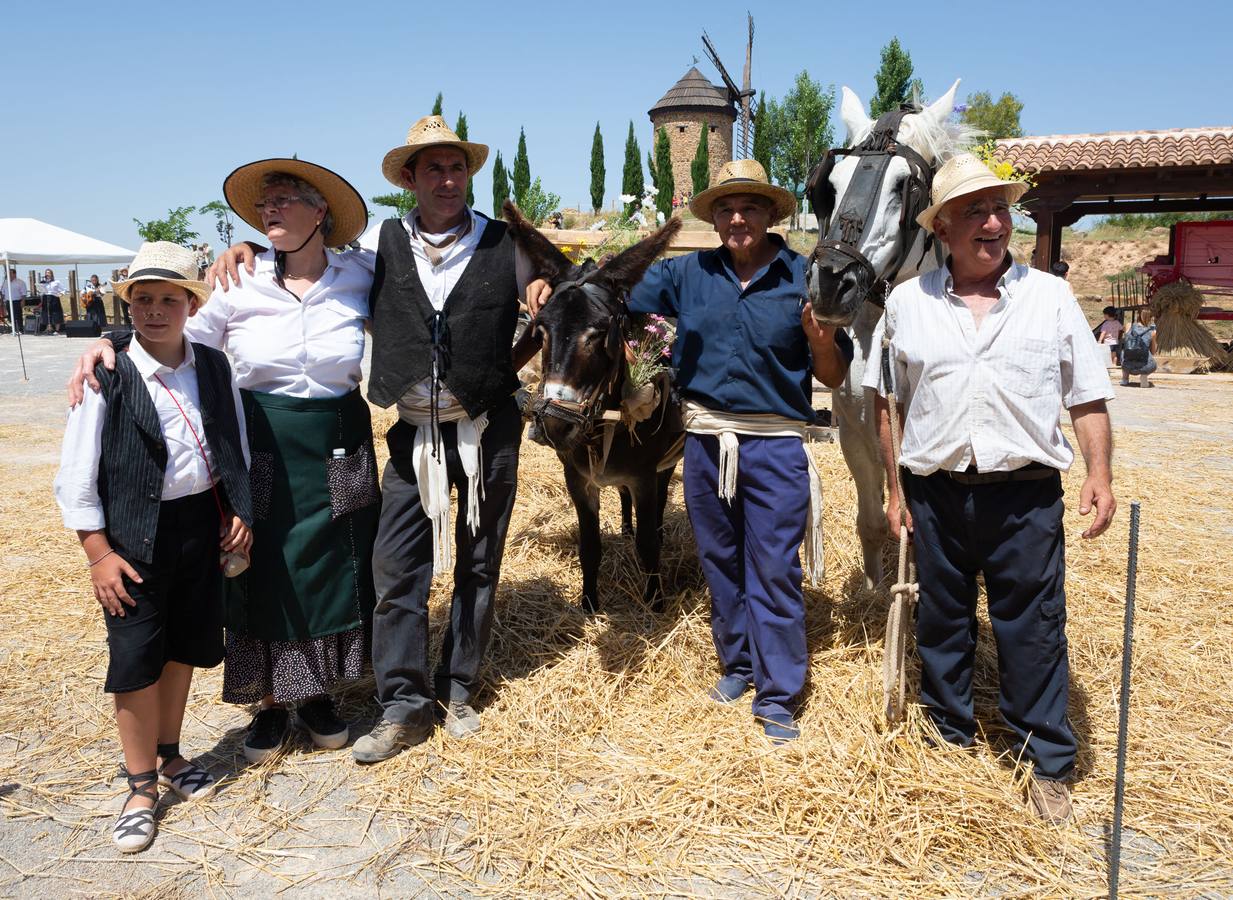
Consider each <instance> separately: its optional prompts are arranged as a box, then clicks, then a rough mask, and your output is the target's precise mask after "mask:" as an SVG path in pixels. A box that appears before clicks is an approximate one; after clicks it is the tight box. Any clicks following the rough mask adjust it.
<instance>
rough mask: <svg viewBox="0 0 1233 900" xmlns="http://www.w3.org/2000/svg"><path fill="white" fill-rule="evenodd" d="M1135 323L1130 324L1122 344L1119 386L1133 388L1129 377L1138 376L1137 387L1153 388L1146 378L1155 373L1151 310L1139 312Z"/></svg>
mask: <svg viewBox="0 0 1233 900" xmlns="http://www.w3.org/2000/svg"><path fill="white" fill-rule="evenodd" d="M1138 319H1139V320H1138V321H1137V322H1132V323H1131V325H1130V328H1129V329H1128V330H1127V331H1126V337H1125V339H1124V341H1123V342H1122V381H1121V384H1123V385H1126V386H1130V387H1133V386H1134V385H1133V384H1132V383H1131V381H1130V376H1131V375H1138V376H1139V387H1147V388H1150V387H1155V386H1156V385H1154V384H1153V383H1152V380H1151V379H1150V378H1148V377H1147V376H1149V375H1151V374H1152V373H1153V372H1155V371H1156V326H1155V324H1153V322H1152V308H1151V307H1150V306H1145V307H1143V308H1142V309H1141V310H1139V316H1138Z"/></svg>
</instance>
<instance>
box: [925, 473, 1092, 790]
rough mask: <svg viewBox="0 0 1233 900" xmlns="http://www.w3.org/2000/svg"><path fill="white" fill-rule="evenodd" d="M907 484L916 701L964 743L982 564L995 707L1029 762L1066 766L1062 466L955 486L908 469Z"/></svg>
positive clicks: (1071, 745)
mask: <svg viewBox="0 0 1233 900" xmlns="http://www.w3.org/2000/svg"><path fill="white" fill-rule="evenodd" d="M904 489H905V490H906V491H907V494H908V502H909V508H910V509H911V512H912V520H913V523H914V528H915V535H914V539H913V544H914V546H915V548H916V566H917V573H918V575H919V580H920V607H919V609H918V610H917V621H916V646H917V651H918V653H919V654H920V660H921V702H922V703H923V704H924V705H925V707H926V709H927V711H928V713H929V716H930V717H931V718H932V719H933V721H934V722H935V723H936V725H937V727H938V730H939V731H940V732H941V734H942V736H943V737H944V738H945V739H946V740H948V741H950V742H952V743H955V744H961V745H964V746H966V745H968V744H970V743H971V742H972V740H973V738H974V736H975V734H976V725H975V722H974V720H973V715H972V667H973V660H974V658H975V653H976V633H977V628H976V596H977V584H976V574H977V572H983V573H984V576H985V592H986V594H987V596H988V605H989V619H990V622H991V624H992V625H993V637H994V640H995V641H996V642H997V649H998V679H999V693H998V708H999V709H1000V710H1001V713H1002V716H1003V717H1004V718H1005V720H1006V723H1007V724H1008V725H1009V726H1010V729H1011V730H1012V731H1013V732H1014V733H1015V735H1016V737H1017V739H1018V744H1019V747H1020V748H1021V749H1022V750H1023V752H1024V755H1025V756H1026V757H1027V758H1028V759H1030V760H1032V762H1034V763H1035V764H1036V773H1037V774H1038V775H1040V776H1041V777H1042V778H1051V779H1060V778H1063V777H1065V776H1066V775H1068V774H1069V773H1070V771H1071V769H1072V768H1073V767H1074V759H1075V749H1076V748H1075V736H1074V733H1073V732H1072V731H1071V728H1070V722H1069V720H1068V719H1067V718H1066V703H1067V699H1068V696H1069V680H1070V667H1069V664H1068V661H1067V654H1066V594H1065V576H1066V566H1065V535H1064V532H1063V530H1062V481H1061V477H1060V476H1057V475H1055V476H1053V477H1052V478H1049V479H1045V480H1039V481H1014V482H1004V483H997V484H980V485H964V484H960V483H959V482H957V481H955V480H953V479H951V478H950V477H949V476H947V475H946V474H944V473H935V474H933V475H930V476H927V477H923V478H922V477H919V476H915V475H912V474H910V473H906V472H905V474H904Z"/></svg>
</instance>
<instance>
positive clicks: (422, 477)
mask: <svg viewBox="0 0 1233 900" xmlns="http://www.w3.org/2000/svg"><path fill="white" fill-rule="evenodd" d="M427 403H428V401H427V400H425V401H424V402H423V403H422V404H416V405H408V404H400V405H399V409H398V412H399V414H400V415H401V417H402V418H403V419H404V420H405V421H407V422H410V423H411V424H412V425H414V426H415V442H414V443H413V444H412V446H411V466H412V468H413V469H414V471H415V481H416V484H417V486H418V487H419V491H420V506H422V507H423V508H424V513H425V514H426V515H427V516H428V518H429V520H430V521H431V522H432V573H433V574H434V575H441V574H443V573H449V572H451V571H452V570H453V568H454V540H453V532H452V530H451V528H450V479H449V472H448V471H447V469H446V465H445V447H444V446H442V447H441V451H440V452H439V453H438V454H437V455H436V456H434V455H433V452H432V448H433V436H432V416H431V412H430V410H429V408H428V406H427ZM438 421H440V422H457V423H458V459H459V461H460V462H461V463H462V470H463V472H465V473H466V476H467V527H468V528H469V529H470V530H471V534H475V533H476V532H477V531H479V524H480V501H481V500H483V499H484V479H483V474H484V456H483V446H482V443H481V442H482V440H483V437H484V429H485V428H487V427H488V413H480V414H479V415H478V416H476V417H475V418H474V419H472V418H469V417H468V416H467V413H466V410H464V409H463V408H462V407H461V406H450V407H447V408H445V409H442V410H440V412H439V414H438Z"/></svg>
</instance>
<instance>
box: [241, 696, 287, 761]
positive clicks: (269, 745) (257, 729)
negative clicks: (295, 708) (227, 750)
mask: <svg viewBox="0 0 1233 900" xmlns="http://www.w3.org/2000/svg"><path fill="white" fill-rule="evenodd" d="M290 728H291V717H290V715H288V713H287V710H285V709H283V708H282V707H281V706H271V707H269V708H268V709H263V710H260V711H259V712H258V713H257V715H255V716H253V721H252V722H251V723H249V726H248V737H246V738H244V758H245V759H247V760H248V761H249V762H250V763H262V762H265V761H266V760H267V759H269V758H270V757H271V756H273V755H274V754H275V753H277V752H278V751H279V749H280V748H281V747H282V745H283V742H284V741H286V740H287V733H288V732H289V731H290Z"/></svg>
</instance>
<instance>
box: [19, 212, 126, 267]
mask: <svg viewBox="0 0 1233 900" xmlns="http://www.w3.org/2000/svg"><path fill="white" fill-rule="evenodd" d="M136 255H137V254H136V252H135V251H133V250H126V249H124V248H123V247H117V246H116V245H115V244H109V243H107V242H106V241H100V240H98V239H97V238H92V237H87V236H86V235H84V234H78V233H77V232H75V231H69V230H68V229H67V228H58V227H56V226H55V225H48V224H47V223H46V222H40V221H39V220H38V219H0V256H3V257H4V260H5V266H6V267H7V266H8V265H30V266H34V265H41V266H46V265H53V266H54V265H66V264H67V265H72V264H74V263H118V264H119V265H128V264H129V263H130V262H132V261H133V257H134V256H136Z"/></svg>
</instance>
